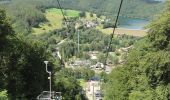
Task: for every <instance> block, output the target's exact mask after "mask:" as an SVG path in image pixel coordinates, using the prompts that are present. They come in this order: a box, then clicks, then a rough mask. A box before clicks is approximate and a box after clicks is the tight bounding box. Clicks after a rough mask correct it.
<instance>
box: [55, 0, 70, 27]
mask: <svg viewBox="0 0 170 100" xmlns="http://www.w3.org/2000/svg"><path fill="white" fill-rule="evenodd" d="M57 3H58V6H59V8H60V10H61V13H62V15H63V19H64V21H65V23H66V26H67V28H68V30H69V25H68V24H67V19H66V17H65V15H64V12H63V8H62V7H61V4H60V2H59V0H57Z"/></svg>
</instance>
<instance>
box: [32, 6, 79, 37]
mask: <svg viewBox="0 0 170 100" xmlns="http://www.w3.org/2000/svg"><path fill="white" fill-rule="evenodd" d="M63 12H64V14H65V16H66V17H78V16H79V13H80V12H79V11H75V10H63ZM45 16H46V18H47V20H48V22H46V23H41V24H40V25H39V26H40V28H33V32H32V33H33V34H42V33H47V32H49V31H52V30H55V29H60V28H62V20H63V16H62V13H61V10H60V9H57V8H50V9H47V10H46V12H45Z"/></svg>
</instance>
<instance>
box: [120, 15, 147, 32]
mask: <svg viewBox="0 0 170 100" xmlns="http://www.w3.org/2000/svg"><path fill="white" fill-rule="evenodd" d="M148 24H149V21H148V20H144V19H137V18H120V19H119V25H118V28H127V29H134V30H141V29H144V27H145V26H146V25H148Z"/></svg>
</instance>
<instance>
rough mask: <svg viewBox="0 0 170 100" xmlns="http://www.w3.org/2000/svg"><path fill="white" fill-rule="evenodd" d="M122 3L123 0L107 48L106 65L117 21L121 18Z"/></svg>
mask: <svg viewBox="0 0 170 100" xmlns="http://www.w3.org/2000/svg"><path fill="white" fill-rule="evenodd" d="M122 4H123V0H121V2H120V6H119V10H118V13H117V17H116V21H115V24H114V28H113V32H112V34H111V37H110V42H109V44H108V47H107V48H106V49H107V50H106V57H105V61H104V65H106V62H107V58H108V55H109V50H110V48H111V43H112V40H113V37H114V34H115V30H116V28H117V22H118V19H119V15H120V11H121V8H122Z"/></svg>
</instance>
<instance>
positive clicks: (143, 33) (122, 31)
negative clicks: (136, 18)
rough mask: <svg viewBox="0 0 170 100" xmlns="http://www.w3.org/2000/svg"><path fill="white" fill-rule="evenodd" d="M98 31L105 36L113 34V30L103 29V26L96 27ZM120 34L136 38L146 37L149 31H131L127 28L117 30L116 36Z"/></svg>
mask: <svg viewBox="0 0 170 100" xmlns="http://www.w3.org/2000/svg"><path fill="white" fill-rule="evenodd" d="M96 29H98V30H100V31H101V32H103V33H105V34H111V33H112V32H113V28H106V29H103V28H102V26H98V27H96ZM119 34H126V35H131V36H136V37H144V36H146V34H147V30H131V29H125V28H116V30H115V35H119Z"/></svg>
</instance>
